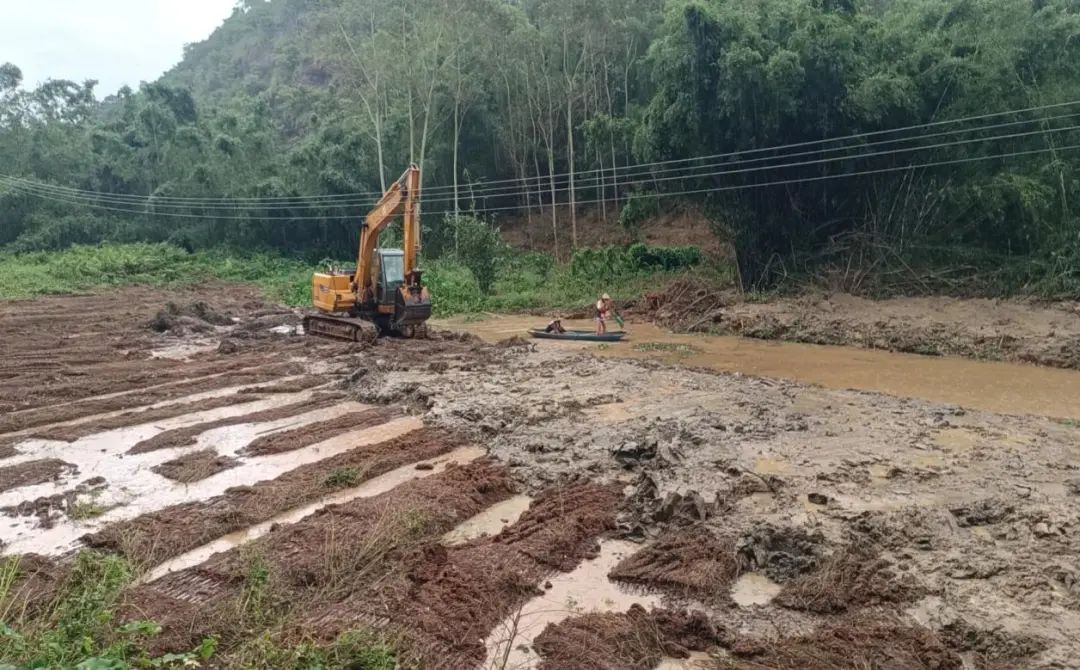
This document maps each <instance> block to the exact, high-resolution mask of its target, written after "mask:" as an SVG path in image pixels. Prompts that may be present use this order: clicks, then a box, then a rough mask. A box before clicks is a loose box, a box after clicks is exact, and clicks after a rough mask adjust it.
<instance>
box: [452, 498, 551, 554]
mask: <svg viewBox="0 0 1080 670" xmlns="http://www.w3.org/2000/svg"><path fill="white" fill-rule="evenodd" d="M531 503H532V498H530V497H529V496H523V495H518V496H514V497H513V498H510V499H509V500H504V501H502V502H501V503H496V504H495V505H492V506H491V507H489V508H487V509H486V510H484V511H483V512H480V513H479V514H477V515H476V516H474V517H472V518H471V519H467V520H465V521H464V522H463V523H461V524H460V525H458V527H457V528H455V529H454V530H452V531H450V532H449V533H447V534H446V535H443V537H442V541H443V544H446V545H450V546H453V545H456V544H465V543H466V542H468V541H469V540H475V539H476V538H479V537H484V536H487V535H496V534H498V533H499V532H500V531H502V529H503V528H506V527H507V526H509V525H510V524H512V523H514V522H515V521H517V520H518V518H520V517H521V515H522V514H524V513H525V510H527V509H529V505H530V504H531Z"/></svg>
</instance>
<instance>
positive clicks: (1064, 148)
mask: <svg viewBox="0 0 1080 670" xmlns="http://www.w3.org/2000/svg"><path fill="white" fill-rule="evenodd" d="M1074 149H1080V144H1073V145H1067V146H1062V147H1050V148H1044V149H1034V150H1028V151H1014V152H1008V153H1001V154H994V155H990V156H973V157H968V158H960V159H954V160H947V161H935V162H930V163H921V164H917V165H916V164H911V165H906V166H896V167H889V168H880V169H875V170H863V171H859V172H850V173H844V174H835V175H819V176H816V177H804V178H799V179H785V180H776V181H768V182H760V183H756V184H738V185H732V186H716V187H710V188H702V189H692V190H684V191H672V192H666V193H645V194H640V197H648V198H664V197H674V196H680V195H695V194H703V193H719V192H725V191H737V190H745V189H752V188H763V187H767V186H781V185H789V184H802V183H812V182H819V181H825V180H831V179H845V178H851V177H860V176H867V175H874V174H886V173H891V172H902V171H906V170H917V169H924V168H932V167H943V166H947V165H960V164H966V163H974V162H979V161H985V160H996V159H1004V158H1014V157H1018V156H1031V155H1037V154H1044V153H1052V152H1061V151H1070V150H1074ZM30 195H35V196H36V197H39V198H42V199H45V200H54V201H57V202H62V203H65V204H84V205H85V206H86V207H90V208H96V209H100V210H105V211H115V212H123V213H128V214H146V212H138V211H135V210H130V209H117V208H112V207H105V206H102V205H95V204H85V203H79V202H71V201H67V200H62V199H58V198H55V197H49V196H43V195H38V194H30ZM599 202H601V200H599V199H597V200H583V201H577V202H575V203H574V204H575V205H589V204H597V203H599ZM569 204H570V203H569V202H561V203H553V205H569ZM548 206H552V203H548ZM519 209H522V208H521V207H520V206H517V205H515V206H511V207H487V208H475V209H468V210H464V211H465V212H466V213H475V214H483V213H490V212H498V211H512V210H519ZM450 213H453V210H449V209H447V210H442V211H436V212H428V214H434V215H436V216H437V215H442V214H450ZM160 215H161V216H171V217H177V218H193V219H206V218H211V219H217V220H243V221H263V222H267V221H305V220H308V221H315V220H318V221H323V220H328V219H350V218H355V217H351V216H350V217H277V218H268V217H206V216H202V215H199V214H184V213H175V212H172V213H160Z"/></svg>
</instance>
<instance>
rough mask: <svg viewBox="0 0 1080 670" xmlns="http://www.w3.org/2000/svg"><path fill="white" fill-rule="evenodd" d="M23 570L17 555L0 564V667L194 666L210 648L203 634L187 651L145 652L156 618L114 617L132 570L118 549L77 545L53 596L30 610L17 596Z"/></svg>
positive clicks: (106, 669)
mask: <svg viewBox="0 0 1080 670" xmlns="http://www.w3.org/2000/svg"><path fill="white" fill-rule="evenodd" d="M25 577H26V575H25V574H23V572H22V566H21V565H20V560H19V558H18V557H11V558H8V559H5V561H4V562H3V563H2V564H0V603H2V604H3V612H2V613H3V617H2V619H0V620H2V622H3V623H0V668H3V669H4V670H7V669H8V668H12V669H14V668H20V669H21V668H76V669H77V670H129V669H135V668H180V667H196V666H197V665H198V664H200V663H201V662H203V661H206V660H208V659H209V658H210V657H211V656H212V655H213V654H214V652H215V650H216V647H217V643H216V641H214V640H213V639H207V640H204V641H203V643H202V644H201V645H200V646H199V648H198V649H195V650H193V651H191V652H189V653H185V654H168V655H166V656H158V657H154V656H151V655H150V654H148V653H147V652H146V651H145V647H146V646H147V642H148V641H149V640H150V639H151V638H153V637H154V636H155V635H158V634H159V633H160V632H161V626H159V625H158V624H156V623H154V622H153V621H128V622H121V621H119V620H118V618H117V615H116V612H115V608H116V606H117V604H118V601H119V598H120V594H121V592H122V591H123V590H124V589H125V588H126V587H127V586H128V585H129V584H130V583H131V581H132V577H133V570H132V568H131V566H130V565H129V564H128V563H127V562H126V561H125V560H123V559H121V558H119V557H117V556H109V555H105V554H100V553H97V552H92V551H84V552H81V553H80V554H79V555H78V556H77V557H76V558H75V561H74V564H73V566H72V568H71V571H70V573H69V574H68V575H67V577H66V579H65V581H64V583H63V585H62V587H61V589H60V592H59V594H58V596H57V597H56V599H55V600H54V601H53V602H52V603H51V605H49V606H48V607H46V608H44V609H43V610H42V611H40V612H36V611H35V612H36V613H35V614H34V615H33V616H28V615H27V614H26V612H27V610H26V608H23V607H22V606H21V604H20V603H18V602H16V601H17V596H16V594H15V590H16V588H17V584H18V583H19V581H20V580H21V579H23V578H25Z"/></svg>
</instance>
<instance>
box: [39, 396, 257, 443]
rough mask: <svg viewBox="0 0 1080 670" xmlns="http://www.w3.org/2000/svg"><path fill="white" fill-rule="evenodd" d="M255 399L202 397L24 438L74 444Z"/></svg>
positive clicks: (243, 397) (57, 428)
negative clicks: (88, 437)
mask: <svg viewBox="0 0 1080 670" xmlns="http://www.w3.org/2000/svg"><path fill="white" fill-rule="evenodd" d="M258 399H259V398H258V397H257V396H240V395H226V396H220V397H216V398H206V399H205V400H197V401H195V402H186V403H178V404H173V405H165V406H164V407H155V408H151V409H145V410H142V411H139V412H124V413H122V414H119V415H116V416H110V417H107V418H103V419H97V420H90V421H84V422H81V423H76V424H72V425H64V426H55V427H53V428H49V429H46V430H36V431H33V432H32V433H30V434H29V435H28V437H30V438H33V439H38V440H59V441H61V442H75V441H76V440H79V439H81V438H83V437H86V436H88V435H93V434H95V433H103V432H105V431H107V430H115V429H117V428H125V427H127V426H137V425H140V424H144V423H152V422H154V421H161V420H162V419H172V418H174V417H178V416H184V415H185V414H193V413H195V412H205V411H209V410H212V409H219V408H221V407H232V406H233V405H243V404H245V403H249V402H255V401H256V400H258Z"/></svg>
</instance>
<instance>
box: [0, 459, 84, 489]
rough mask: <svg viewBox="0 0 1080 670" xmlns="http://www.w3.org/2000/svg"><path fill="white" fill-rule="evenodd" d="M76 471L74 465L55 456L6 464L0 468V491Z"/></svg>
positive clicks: (46, 480)
mask: <svg viewBox="0 0 1080 670" xmlns="http://www.w3.org/2000/svg"><path fill="white" fill-rule="evenodd" d="M77 471H78V469H77V468H76V467H75V466H74V465H72V464H70V463H65V462H64V461H61V460H57V459H55V458H48V459H43V460H39V461H27V462H25V463H19V464H18V465H8V466H6V467H3V468H0V491H10V490H12V489H17V488H20V487H23V486H33V485H34V484H44V483H45V482H52V481H56V480H58V479H60V478H61V477H63V476H64V475H69V474H73V473H75V472H77Z"/></svg>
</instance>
